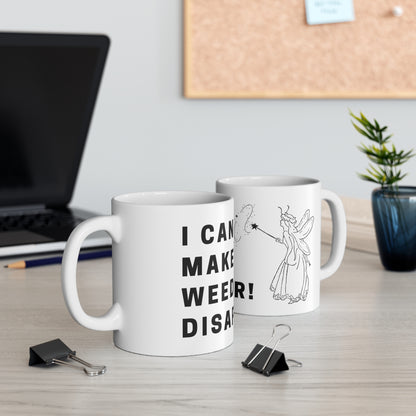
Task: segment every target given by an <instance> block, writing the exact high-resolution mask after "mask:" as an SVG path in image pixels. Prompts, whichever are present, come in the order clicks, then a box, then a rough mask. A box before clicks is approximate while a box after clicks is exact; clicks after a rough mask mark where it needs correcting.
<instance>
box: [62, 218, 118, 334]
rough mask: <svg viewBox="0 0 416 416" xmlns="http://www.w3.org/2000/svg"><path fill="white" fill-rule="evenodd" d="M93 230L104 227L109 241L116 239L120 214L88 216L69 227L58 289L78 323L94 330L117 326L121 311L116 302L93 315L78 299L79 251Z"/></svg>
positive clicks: (115, 327)
mask: <svg viewBox="0 0 416 416" xmlns="http://www.w3.org/2000/svg"><path fill="white" fill-rule="evenodd" d="M96 231H106V232H108V233H109V234H110V236H111V238H112V239H113V241H115V242H119V241H120V237H121V222H120V218H119V217H117V216H115V215H111V216H102V217H95V218H90V219H88V220H86V221H84V222H82V223H81V224H79V225H78V226H77V227H76V228H75V229H74V230H73V231H72V233H71V235H70V236H69V239H68V242H67V243H66V246H65V250H64V254H63V257H62V291H63V294H64V298H65V303H66V306H67V308H68V310H69V313H70V314H71V316H72V317H73V318H74V319H75V321H77V322H78V323H79V324H81V325H82V326H85V327H86V328H89V329H95V330H97V331H108V330H115V329H120V328H121V324H122V311H121V307H120V305H119V304H118V303H117V302H116V303H114V304H113V305H112V307H111V308H110V309H109V310H108V311H107V312H106V313H105V314H104V315H102V316H99V317H94V316H90V315H88V314H87V313H85V311H84V309H83V308H82V306H81V303H80V301H79V296H78V290H77V277H76V269H77V263H78V256H79V251H80V249H81V244H82V242H83V241H84V240H85V239H86V238H87V237H88V235H90V234H92V233H94V232H96Z"/></svg>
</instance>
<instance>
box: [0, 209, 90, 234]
mask: <svg viewBox="0 0 416 416" xmlns="http://www.w3.org/2000/svg"><path fill="white" fill-rule="evenodd" d="M81 221H82V220H81V219H79V218H76V217H74V216H73V215H72V214H70V213H68V212H39V213H35V214H21V215H4V216H0V231H15V230H32V229H37V230H39V229H42V228H50V227H68V226H70V227H75V226H76V225H78V224H79V223H80V222H81Z"/></svg>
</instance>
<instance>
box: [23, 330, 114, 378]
mask: <svg viewBox="0 0 416 416" xmlns="http://www.w3.org/2000/svg"><path fill="white" fill-rule="evenodd" d="M29 353H30V358H29V365H38V364H46V365H51V364H59V365H66V366H68V367H74V368H78V369H82V370H84V373H85V374H86V375H88V376H91V377H92V376H98V375H100V374H104V373H105V372H106V371H107V368H106V367H105V366H104V365H92V364H90V363H87V362H86V361H84V360H81V358H79V357H77V356H76V352H75V351H72V350H71V349H70V348H69V347H68V346H66V345H65V344H64V343H63V342H62V341H61V340H60V339H59V338H57V339H54V340H52V341H48V342H44V343H43V344H39V345H35V346H33V347H30V349H29ZM67 359H71V360H74V361H77V362H79V363H80V364H82V365H83V366H84V367H80V366H78V365H75V364H71V363H69V362H68V361H65V360H67ZM87 367H88V368H87Z"/></svg>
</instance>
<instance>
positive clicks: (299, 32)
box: [184, 0, 416, 98]
mask: <svg viewBox="0 0 416 416" xmlns="http://www.w3.org/2000/svg"><path fill="white" fill-rule="evenodd" d="M396 3H397V2H394V1H391V0H377V1H374V0H359V1H355V2H354V8H355V21H352V22H344V23H333V24H323V25H313V26H312V25H308V24H307V23H306V16H305V3H304V1H301V0H184V94H185V96H186V97H188V98H416V70H415V68H416V1H414V0H401V1H400V5H401V7H402V9H403V15H402V16H401V17H395V16H394V15H393V12H392V10H393V7H394V6H396Z"/></svg>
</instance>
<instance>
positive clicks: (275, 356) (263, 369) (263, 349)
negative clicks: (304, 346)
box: [241, 324, 302, 377]
mask: <svg viewBox="0 0 416 416" xmlns="http://www.w3.org/2000/svg"><path fill="white" fill-rule="evenodd" d="M281 327H284V328H287V332H285V333H284V334H283V335H282V336H279V337H278V328H281ZM291 332H292V328H291V327H290V326H289V325H286V324H278V325H275V326H274V328H273V334H272V336H271V337H270V339H269V340H268V341H267V342H266V343H265V344H264V345H261V344H257V345H256V346H255V347H254V349H253V351H251V353H250V354H249V356H248V357H247V358H246V360H245V361H243V362H242V363H241V364H242V365H243V367H246V368H248V369H250V370H252V371H255V372H256V373H260V374H263V375H264V376H267V377H269V376H270V375H271V374H273V373H276V372H279V371H285V370H289V367H302V363H301V362H299V361H296V360H292V359H290V358H289V359H287V360H286V358H285V355H284V354H283V353H282V352H280V351H278V350H277V349H276V347H277V345H278V344H279V343H280V341H282V339H284V338H286V337H287V336H289V334H290V333H291ZM273 341H274V345H273V347H272V348H270V345H272V344H273ZM289 364H290V365H289Z"/></svg>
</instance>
